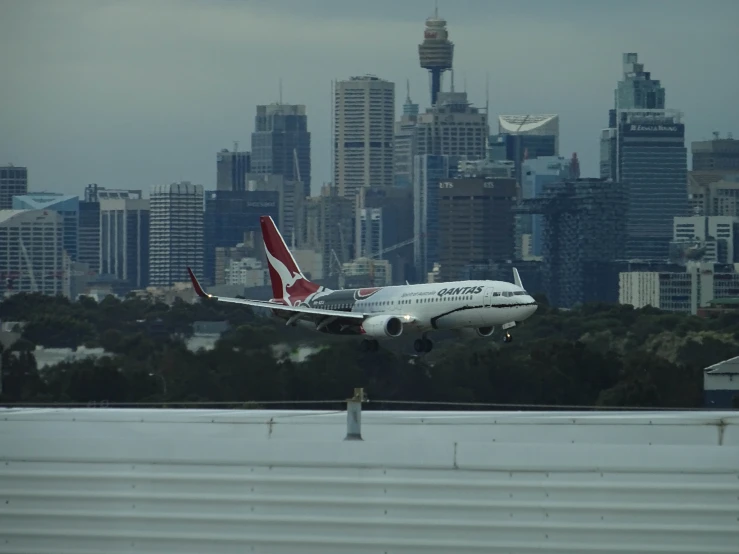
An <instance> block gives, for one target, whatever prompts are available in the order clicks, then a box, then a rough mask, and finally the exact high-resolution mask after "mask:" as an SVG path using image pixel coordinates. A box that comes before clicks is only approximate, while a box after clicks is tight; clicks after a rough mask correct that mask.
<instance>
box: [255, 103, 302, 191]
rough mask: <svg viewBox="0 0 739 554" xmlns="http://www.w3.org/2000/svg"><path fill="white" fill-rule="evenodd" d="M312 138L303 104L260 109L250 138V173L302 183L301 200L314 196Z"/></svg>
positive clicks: (273, 105)
mask: <svg viewBox="0 0 739 554" xmlns="http://www.w3.org/2000/svg"><path fill="white" fill-rule="evenodd" d="M310 153H311V134H310V131H308V116H307V115H306V111H305V106H304V105H301V104H281V103H277V104H269V105H263V106H257V115H256V117H255V118H254V132H253V133H252V135H251V169H250V171H249V172H250V173H258V174H262V175H281V176H282V177H283V178H284V179H285V181H292V182H300V183H302V187H303V191H302V193H301V194H302V196H303V198H305V197H306V196H310V194H311V189H310V187H311V158H310Z"/></svg>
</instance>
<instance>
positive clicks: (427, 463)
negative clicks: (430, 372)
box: [0, 403, 739, 554]
mask: <svg viewBox="0 0 739 554" xmlns="http://www.w3.org/2000/svg"><path fill="white" fill-rule="evenodd" d="M352 404H353V403H352ZM337 407H340V406H338V405H337V406H331V407H330V408H329V407H327V408H326V410H325V411H288V410H284V411H283V410H272V411H266V410H210V409H208V410H189V409H177V410H167V409H155V410H143V409H131V408H124V409H117V408H112V407H109V408H103V409H73V408H72V409H70V408H55V409H21V408H11V409H4V410H2V413H1V414H0V415H2V417H0V436H2V437H3V442H2V445H3V448H2V458H3V463H2V464H0V489H1V490H2V491H3V500H5V502H3V505H2V518H0V536H1V537H2V538H3V539H4V542H5V544H4V550H5V551H8V552H51V551H53V552H90V553H92V552H133V551H135V552H172V553H174V552H178V553H179V552H205V551H207V552H209V553H213V554H224V553H226V552H250V551H253V552H297V551H299V552H302V553H307V554H311V553H321V554H325V553H327V552H332V553H339V552H352V553H353V554H365V553H368V554H369V553H376V552H401V551H402V552H407V553H409V554H410V553H420V552H455V553H456V552H459V553H462V552H468V553H472V552H486V553H495V552H534V551H537V552H601V553H603V554H606V553H608V554H613V553H616V552H620V553H624V552H640V553H643V552H680V553H682V554H718V553H730V552H735V551H736V548H735V546H736V544H737V543H738V539H739V529H738V528H737V521H736V507H737V499H736V488H737V473H738V471H737V463H736V461H737V459H739V416H737V414H736V412H731V411H723V412H720V411H700V412H697V411H694V412H685V411H683V412H658V411H646V412H637V413H625V412H622V411H618V412H607V411H606V412H602V411H601V412H569V411H567V412H564V411H563V412H546V411H542V412H500V411H499V412H469V411H450V412H434V411H427V412H410V411H399V412H387V411H374V410H373V411H365V412H364V413H362V414H361V418H360V419H359V421H361V426H354V425H351V426H350V425H347V413H346V412H341V411H340V412H337V411H335V410H336V408H337ZM352 410H353V409H352ZM350 413H354V412H353V411H352V412H350ZM350 421H351V420H350ZM345 439H349V440H345ZM351 439H355V440H351ZM356 439H361V440H356ZM732 544H733V545H735V546H734V547H732V546H731V545H732ZM51 545H53V548H52V547H51Z"/></svg>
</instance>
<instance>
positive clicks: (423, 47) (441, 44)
mask: <svg viewBox="0 0 739 554" xmlns="http://www.w3.org/2000/svg"><path fill="white" fill-rule="evenodd" d="M448 37H449V34H448V33H447V30H446V20H444V19H441V18H439V10H438V8H437V9H436V10H435V11H434V16H433V17H429V18H428V19H427V20H426V29H425V30H424V32H423V42H422V43H421V44H419V45H418V58H419V59H420V61H421V67H422V68H424V69H428V71H429V73H430V74H431V105H432V106H434V105H436V98H437V97H438V95H439V91H440V90H441V74H442V73H443V72H444V71H447V70H449V69H451V68H452V59H453V58H454V43H453V42H451V41H450V40H449V38H448Z"/></svg>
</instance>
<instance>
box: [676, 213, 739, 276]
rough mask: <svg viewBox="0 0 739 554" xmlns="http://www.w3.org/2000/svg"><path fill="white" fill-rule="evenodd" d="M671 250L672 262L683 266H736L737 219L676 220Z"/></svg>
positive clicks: (738, 250) (738, 259) (738, 245)
mask: <svg viewBox="0 0 739 554" xmlns="http://www.w3.org/2000/svg"><path fill="white" fill-rule="evenodd" d="M671 249H672V250H671V258H672V259H673V260H674V261H679V262H683V263H687V262H688V261H703V262H713V263H721V264H733V263H739V217H731V216H692V217H676V218H675V220H674V232H673V239H672V244H671Z"/></svg>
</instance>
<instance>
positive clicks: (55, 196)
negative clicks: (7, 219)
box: [13, 192, 80, 262]
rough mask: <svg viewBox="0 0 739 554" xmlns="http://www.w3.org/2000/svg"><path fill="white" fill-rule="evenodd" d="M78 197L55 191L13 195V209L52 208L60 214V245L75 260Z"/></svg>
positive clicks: (77, 230) (78, 211)
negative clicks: (62, 237)
mask: <svg viewBox="0 0 739 554" xmlns="http://www.w3.org/2000/svg"><path fill="white" fill-rule="evenodd" d="M79 204H80V199H79V197H77V196H69V195H66V194H59V193H56V192H38V193H31V194H24V195H21V196H14V197H13V209H14V210H53V211H55V212H57V213H59V215H61V216H62V221H63V222H64V240H63V242H62V245H63V247H64V250H65V251H66V252H67V255H68V256H69V257H70V259H71V260H72V261H74V262H76V261H77V249H78V244H79V243H78V240H79V213H80V207H79Z"/></svg>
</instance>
